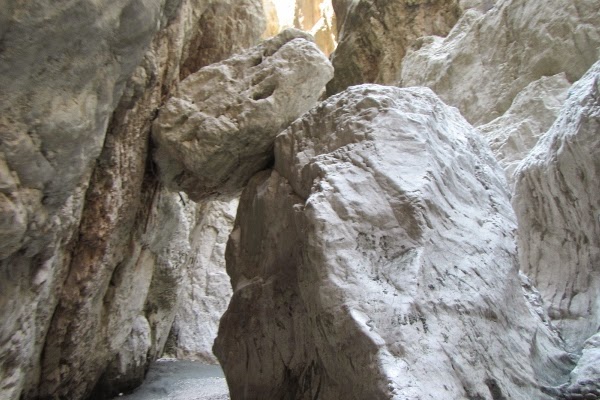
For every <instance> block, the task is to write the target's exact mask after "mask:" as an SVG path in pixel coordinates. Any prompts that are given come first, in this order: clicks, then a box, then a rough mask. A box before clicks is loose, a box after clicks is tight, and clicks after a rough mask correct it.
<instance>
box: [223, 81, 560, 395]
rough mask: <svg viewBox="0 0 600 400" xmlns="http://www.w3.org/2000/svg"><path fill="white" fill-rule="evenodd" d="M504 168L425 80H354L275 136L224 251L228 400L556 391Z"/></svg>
mask: <svg viewBox="0 0 600 400" xmlns="http://www.w3.org/2000/svg"><path fill="white" fill-rule="evenodd" d="M515 229H516V222H515V216H514V213H513V211H512V209H511V206H510V203H509V196H508V193H507V190H506V188H505V181H504V177H503V171H502V169H501V168H500V167H499V165H498V164H497V163H496V161H495V160H494V158H493V155H492V153H491V152H490V150H489V148H488V147H487V146H486V144H485V142H484V141H483V140H482V139H481V138H480V136H479V135H478V133H477V132H476V131H475V130H474V129H473V128H472V127H471V126H470V125H469V124H468V123H467V122H466V121H465V120H464V118H463V117H462V116H460V114H459V113H458V112H457V110H456V109H454V108H451V107H448V106H446V105H444V104H443V103H442V102H441V101H440V100H439V99H438V98H437V97H436V96H435V95H434V94H433V93H432V92H431V91H430V90H428V89H425V88H415V89H398V88H393V87H381V86H376V85H362V86H355V87H353V88H350V89H348V90H347V91H345V92H343V93H341V94H339V95H336V96H333V97H331V98H329V99H328V100H326V101H325V102H323V103H321V104H320V105H319V106H317V107H315V108H314V109H312V110H311V111H310V112H309V113H307V114H305V115H304V116H303V117H302V118H300V119H298V120H297V121H296V122H294V123H293V124H292V125H291V126H290V128H288V129H287V130H285V131H284V132H282V133H281V134H280V135H279V136H278V137H277V139H276V143H275V167H274V170H273V171H272V172H269V171H263V172H261V173H259V174H257V175H255V176H254V177H253V178H252V180H251V181H250V183H249V185H248V187H247V188H246V190H245V191H244V193H243V194H242V198H241V200H240V206H239V211H238V216H237V219H236V224H235V227H234V230H233V232H232V234H231V237H230V240H229V243H228V247H227V254H226V257H227V271H228V273H229V275H230V276H231V283H232V286H233V291H234V294H233V297H232V300H231V303H230V305H229V308H228V310H227V312H226V313H225V315H224V316H223V318H222V320H221V324H220V328H219V335H218V337H217V340H216V342H215V347H214V350H215V354H216V355H217V357H218V358H219V361H220V362H221V364H222V366H223V368H224V371H225V373H226V376H227V379H228V384H229V387H230V390H231V396H232V399H242V398H244V399H265V398H296V399H309V398H310V399H312V398H319V399H342V398H343V399H366V398H377V399H384V398H389V399H405V398H410V399H417V398H420V399H442V398H447V399H463V398H472V399H478V398H482V399H483V398H494V399H501V398H511V399H523V400H525V399H534V398H535V399H546V398H549V396H546V395H545V394H543V393H542V392H541V391H540V385H550V386H556V385H557V384H558V383H562V382H564V380H562V381H561V379H564V376H563V375H564V374H565V373H566V374H568V371H566V372H565V371H563V370H562V368H564V367H566V366H565V365H564V362H563V361H561V360H562V358H561V357H563V356H564V353H563V352H562V351H561V350H560V349H559V346H560V340H559V339H558V337H557V336H554V335H553V333H552V331H551V330H550V329H549V328H548V327H547V325H546V324H544V322H543V321H542V319H541V318H540V317H539V315H538V314H537V313H536V312H534V311H533V307H531V309H532V311H529V309H530V307H529V306H528V305H527V304H526V301H525V298H524V296H523V292H522V290H521V286H520V281H519V275H518V262H517V256H516V249H515V245H514V236H513V232H514V231H515Z"/></svg>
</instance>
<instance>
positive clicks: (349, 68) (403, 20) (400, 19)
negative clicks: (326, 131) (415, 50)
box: [327, 0, 461, 94]
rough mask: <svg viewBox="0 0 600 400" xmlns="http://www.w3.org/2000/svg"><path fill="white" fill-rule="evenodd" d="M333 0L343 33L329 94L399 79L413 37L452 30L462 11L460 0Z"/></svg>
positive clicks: (333, 59) (334, 55)
mask: <svg viewBox="0 0 600 400" xmlns="http://www.w3.org/2000/svg"><path fill="white" fill-rule="evenodd" d="M333 6H334V8H335V11H336V15H337V16H338V17H337V23H338V31H339V34H338V46H337V48H336V50H335V52H334V53H333V54H332V57H331V62H332V64H333V66H334V68H335V77H334V79H333V80H332V81H331V82H330V83H329V84H328V85H327V92H328V94H334V93H338V92H340V91H342V90H344V89H345V88H347V87H348V86H351V85H356V84H360V83H383V84H391V83H393V82H395V81H396V79H397V76H398V73H399V71H400V68H401V64H402V62H403V61H402V60H403V58H404V55H405V54H406V51H407V49H408V48H409V46H410V43H411V42H412V41H413V40H415V39H417V38H419V37H421V36H425V35H441V36H444V35H446V34H447V33H448V32H450V30H451V29H452V27H453V26H454V24H455V23H456V21H457V20H458V18H459V16H460V14H461V7H460V5H459V1H458V0H433V1H429V0H428V1H424V0H416V1H415V0H399V1H377V0H358V1H339V0H338V1H334V4H333Z"/></svg>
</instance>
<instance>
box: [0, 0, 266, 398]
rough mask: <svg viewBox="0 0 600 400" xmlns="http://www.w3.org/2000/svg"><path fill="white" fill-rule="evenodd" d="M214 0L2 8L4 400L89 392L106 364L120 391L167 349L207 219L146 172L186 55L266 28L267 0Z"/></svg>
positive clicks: (212, 51) (205, 57) (209, 58)
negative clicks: (193, 241) (155, 123)
mask: <svg viewBox="0 0 600 400" xmlns="http://www.w3.org/2000/svg"><path fill="white" fill-rule="evenodd" d="M214 3H217V2H216V1H208V0H182V1H180V0H166V1H163V0H156V1H155V0H152V1H146V2H142V1H138V0H133V1H124V2H118V3H114V2H112V3H111V2H106V1H100V2H98V1H93V2H92V1H80V2H67V3H64V2H63V3H60V4H59V3H56V2H49V1H39V2H35V4H34V3H31V2H30V3H27V4H26V3H23V2H17V1H12V0H9V1H5V2H3V4H2V7H0V25H1V27H0V43H1V44H0V71H1V74H0V86H1V87H2V96H0V115H1V117H0V193H1V196H2V199H1V200H0V202H1V209H0V213H1V214H0V236H1V237H0V240H1V243H2V244H1V245H0V314H1V315H2V316H3V322H2V325H1V326H0V360H2V361H1V363H0V398H2V399H10V400H13V399H19V398H22V399H31V398H43V397H48V398H69V399H80V398H82V397H85V396H87V395H89V394H90V393H91V391H92V389H94V385H95V384H96V382H98V380H99V379H100V377H101V375H103V374H104V376H105V377H106V378H107V379H109V380H112V382H113V384H114V385H113V388H114V389H115V390H116V389H118V388H117V387H116V386H119V385H120V384H124V385H130V384H132V382H134V381H136V380H137V383H139V380H141V378H142V377H143V373H141V374H140V371H143V370H144V369H145V368H146V366H147V363H148V362H149V361H151V360H153V359H154V358H156V356H157V355H158V354H159V353H160V352H161V351H162V347H161V346H162V345H163V343H164V341H165V340H166V337H167V335H168V332H169V330H170V325H171V323H172V320H173V318H174V315H175V309H176V303H177V294H178V291H179V289H180V287H179V286H178V285H180V282H181V280H180V279H179V278H181V276H182V275H183V272H184V270H185V267H186V262H187V253H188V251H189V248H190V242H189V241H190V238H189V235H186V233H185V232H186V229H187V230H189V227H190V226H193V225H194V223H193V220H194V219H195V218H197V217H198V216H197V214H196V211H195V205H194V204H193V203H191V202H189V201H187V199H186V201H187V204H186V205H183V204H182V203H181V200H180V197H179V196H178V195H173V194H169V193H168V192H167V191H166V190H164V189H162V188H159V187H158V185H157V182H156V180H155V179H154V177H153V175H152V172H151V168H148V169H147V166H149V165H150V163H147V162H146V161H147V154H148V146H147V144H148V142H149V134H150V124H151V122H152V120H153V119H154V118H155V116H156V110H157V108H158V107H159V106H160V105H161V104H162V102H164V101H165V99H166V98H168V96H169V93H170V90H171V89H172V87H173V86H174V85H175V84H176V83H177V82H178V81H179V77H180V75H185V72H182V68H180V66H181V65H185V67H186V68H185V69H186V71H187V70H188V69H193V68H199V67H201V66H203V64H202V63H206V64H208V63H212V62H216V61H220V59H221V57H223V56H224V55H225V56H229V55H230V54H231V52H233V51H237V50H239V49H240V48H242V47H245V46H249V45H252V44H255V42H256V40H257V39H258V37H259V36H260V33H261V31H262V27H264V21H263V20H262V18H263V17H262V10H261V9H260V2H259V1H254V0H248V1H243V2H224V1H219V2H218V3H219V7H216V6H214ZM209 8H210V12H208V11H207V10H208V9H209ZM242 11H243V12H242ZM231 15H236V16H244V18H240V19H239V20H238V21H236V24H235V26H234V27H229V28H228V23H229V22H230V19H229V18H230V16H231ZM200 20H202V24H204V25H202V24H200V23H199V21H200ZM219 21H221V22H219ZM209 25H210V29H208V26H209ZM217 26H218V28H217ZM203 29H204V31H203ZM219 29H220V30H219ZM225 30H227V31H228V32H229V35H228V36H227V40H221V39H223V36H224V35H222V34H221V35H217V33H218V32H222V31H225ZM207 31H211V32H213V33H214V34H215V35H216V36H215V37H218V38H219V41H220V42H219V43H215V42H213V41H211V37H210V36H209V35H207V34H206V33H207ZM256 31H258V33H256ZM198 36H201V37H202V38H203V40H202V44H203V46H205V47H206V46H207V45H208V46H211V47H210V48H205V49H203V52H202V57H198V56H197V53H198V48H197V46H196V45H197V43H196V41H195V38H196V37H198ZM204 65H205V64H204ZM99 66H101V68H100V67H99ZM107 132H108V133H107ZM188 220H189V221H188ZM155 221H160V225H159V226H157V225H155ZM24 229H26V230H25V231H24ZM148 229H153V231H150V232H149V231H147V230H148ZM5 238H6V240H5ZM153 277H154V278H155V279H153ZM160 277H167V278H169V280H167V279H165V282H164V284H163V283H161V282H160V281H159V278H160ZM178 277H179V278H178ZM168 283H171V284H173V285H174V286H172V287H168ZM165 293H173V296H171V295H169V296H165ZM141 318H143V319H146V320H147V321H148V325H149V327H150V335H149V336H148V334H147V332H146V331H145V330H143V329H137V328H136V327H139V326H141V325H140V323H141ZM148 337H149V338H150V342H149V343H147V338H148ZM135 343H137V344H135ZM134 344H135V345H134ZM138 344H140V345H138ZM141 344H144V345H141ZM148 345H149V346H150V347H149V348H148V350H147V351H146V350H144V349H145V348H146V346H148ZM90 349H93V350H94V351H93V352H91V351H90ZM111 360H112V361H111ZM142 360H143V363H142V364H140V363H141V362H142ZM119 382H120V383H119Z"/></svg>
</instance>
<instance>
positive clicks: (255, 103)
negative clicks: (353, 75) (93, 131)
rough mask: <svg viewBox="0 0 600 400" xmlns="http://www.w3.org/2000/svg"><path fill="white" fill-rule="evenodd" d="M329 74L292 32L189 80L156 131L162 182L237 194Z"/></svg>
mask: <svg viewBox="0 0 600 400" xmlns="http://www.w3.org/2000/svg"><path fill="white" fill-rule="evenodd" d="M332 75H333V70H332V67H331V64H330V63H329V61H328V60H327V58H326V57H325V56H324V55H323V53H322V52H321V51H319V50H318V48H317V47H316V46H315V45H314V43H313V42H312V41H310V37H309V35H307V34H306V33H303V32H301V31H299V30H293V29H290V30H286V31H284V32H282V33H281V34H279V35H278V36H276V37H274V38H272V39H270V40H267V41H265V42H263V43H262V44H260V45H259V46H257V47H256V48H253V49H251V50H249V51H247V52H245V53H243V54H239V55H237V56H235V57H232V58H230V59H228V60H226V61H224V62H222V63H219V64H213V65H210V66H208V67H205V68H203V69H201V70H200V71H198V72H197V73H195V74H193V75H191V76H189V77H188V78H186V79H185V80H184V81H183V82H181V84H180V85H179V87H178V89H177V93H176V94H174V96H173V97H172V98H171V99H170V100H169V101H168V102H167V104H166V105H165V106H164V107H162V109H161V110H160V114H159V117H158V119H157V120H156V122H155V123H154V125H153V128H152V135H153V139H154V141H155V143H156V146H157V148H156V151H155V154H154V160H155V161H156V164H157V166H158V173H159V174H160V178H161V181H162V182H163V183H164V184H165V185H166V186H167V187H169V188H170V189H172V190H178V191H185V192H186V193H187V194H188V195H189V196H190V197H191V198H192V199H193V200H200V199H202V198H205V197H208V196H211V195H215V194H222V195H232V194H234V193H236V192H238V191H239V190H240V189H241V188H242V187H243V185H244V184H245V183H246V182H247V181H248V179H249V178H250V177H251V176H252V175H253V174H254V173H256V172H257V171H260V170H261V169H263V168H265V167H266V166H267V165H268V163H269V162H270V160H271V158H272V148H273V141H274V138H275V135H277V134H278V133H279V132H280V131H281V130H283V129H284V128H285V127H286V126H288V125H289V124H290V123H291V122H292V121H293V120H295V119H296V118H297V117H299V116H300V115H301V114H302V113H304V112H305V111H307V110H308V109H309V108H310V107H312V106H313V105H314V104H315V103H316V101H317V100H318V98H319V96H320V95H321V93H322V91H323V88H324V87H325V84H326V83H327V81H329V80H330V79H331V77H332Z"/></svg>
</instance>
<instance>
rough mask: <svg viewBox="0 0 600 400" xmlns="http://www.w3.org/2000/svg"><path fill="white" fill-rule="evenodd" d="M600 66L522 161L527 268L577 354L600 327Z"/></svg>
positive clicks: (518, 199) (520, 212) (520, 203)
mask: <svg viewBox="0 0 600 400" xmlns="http://www.w3.org/2000/svg"><path fill="white" fill-rule="evenodd" d="M599 82H600V62H598V63H596V64H595V65H594V66H593V67H592V68H591V69H590V71H589V72H588V73H587V74H586V75H585V76H584V77H583V78H582V79H581V80H580V81H579V82H578V83H576V84H575V85H574V86H573V88H572V89H571V91H570V94H569V98H568V99H567V101H566V103H565V105H564V107H563V109H562V110H561V113H560V116H559V118H558V120H557V121H556V122H555V123H554V125H553V126H552V127H551V128H550V130H549V131H548V132H547V133H546V134H545V135H544V136H543V137H542V138H541V139H540V141H539V142H538V144H537V145H536V147H535V148H534V149H533V151H532V152H531V154H530V155H529V156H528V157H527V158H526V159H525V160H523V162H522V164H521V165H520V166H519V168H518V170H517V173H516V176H517V183H516V189H515V197H514V200H513V206H514V208H515V211H516V213H517V217H518V220H519V235H518V237H519V254H520V259H521V268H522V269H523V270H524V271H525V272H526V273H527V274H528V275H529V276H531V278H532V279H533V281H534V282H535V285H536V286H537V288H538V289H539V290H540V293H541V294H542V296H543V298H544V300H545V303H546V307H547V308H548V313H549V315H550V317H551V318H552V319H553V320H554V323H555V324H556V325H557V327H558V328H559V329H560V330H561V332H562V335H563V337H564V338H565V339H566V341H567V343H568V344H569V347H570V348H571V350H572V351H579V349H580V348H581V346H582V344H583V342H584V341H585V340H586V339H587V338H589V337H590V336H592V335H593V334H595V333H596V332H597V330H598V326H600V269H599V268H600V214H599V212H598V210H600V192H599V191H598V188H597V182H598V180H599V179H600V136H599V135H598V133H599V132H600V100H599V99H600V85H599Z"/></svg>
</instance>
